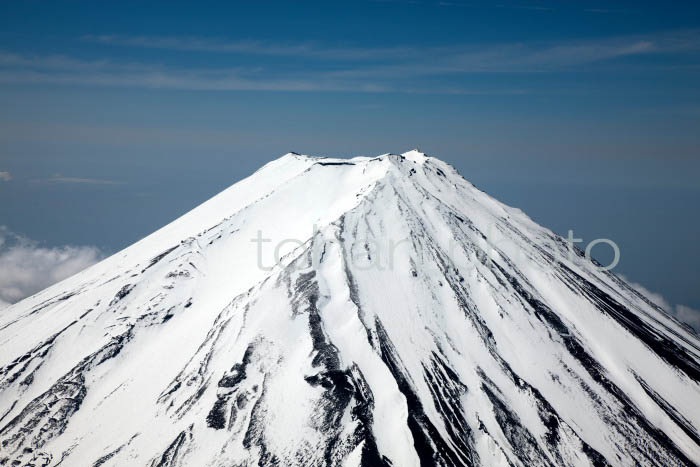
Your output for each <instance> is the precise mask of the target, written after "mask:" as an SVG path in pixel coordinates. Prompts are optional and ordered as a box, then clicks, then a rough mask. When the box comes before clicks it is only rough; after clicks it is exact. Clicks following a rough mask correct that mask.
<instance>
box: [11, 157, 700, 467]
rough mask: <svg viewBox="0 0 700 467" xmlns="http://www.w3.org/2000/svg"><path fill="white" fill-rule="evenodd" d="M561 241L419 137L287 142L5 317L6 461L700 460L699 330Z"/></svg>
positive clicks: (458, 462)
mask: <svg viewBox="0 0 700 467" xmlns="http://www.w3.org/2000/svg"><path fill="white" fill-rule="evenodd" d="M258 234H260V236H261V238H263V239H265V240H267V241H264V242H263V243H261V244H258V243H257V242H256V241H254V240H255V239H256V238H258ZM565 248H566V246H565V245H564V244H563V243H562V242H561V239H559V238H558V237H556V236H555V235H554V234H553V233H552V232H550V231H549V230H547V229H546V228H543V227H541V226H539V225H537V224H536V223H534V222H533V221H532V220H531V219H530V218H528V217H527V216H526V215H525V214H524V213H522V212H521V211H520V210H518V209H514V208H511V207H508V206H506V205H504V204H502V203H500V202H499V201H497V200H495V199H493V198H492V197H490V196H489V195H487V194H486V193H483V192H482V191H480V190H478V189H477V188H475V187H474V186H473V185H471V184H470V183H469V182H467V181H466V180H464V179H463V178H462V177H461V176H460V175H459V174H458V173H457V172H456V171H455V170H454V168H452V167H451V166H449V165H448V164H446V163H444V162H442V161H440V160H438V159H436V158H434V157H430V156H427V155H426V154H424V153H422V152H420V151H418V150H413V151H409V152H406V153H404V154H402V155H396V154H384V155H381V156H378V157H371V158H370V157H356V158H352V159H334V158H312V157H308V156H304V155H300V154H296V153H288V154H286V155H285V156H283V157H281V158H279V159H277V160H274V161H272V162H270V163H268V164H266V165H265V166H264V167H262V168H261V169H259V170H258V171H257V172H255V173H254V174H253V175H251V176H250V177H248V178H246V179H245V180H242V181H240V182H238V183H236V184H235V185H233V186H232V187H230V188H229V189H227V190H224V191H223V192H222V193H220V194H219V195H217V196H215V197H214V198H212V199H211V200H209V201H207V202H206V203H204V204H202V205H201V206H199V207H197V208H196V209H194V210H192V211H191V212H189V213H187V214H186V215H184V216H182V217H181V218H179V219H177V220H175V221H173V222H172V223H170V224H168V225H167V226H165V227H163V228H162V229H160V230H158V231H157V232H154V233H153V234H151V235H149V236H148V237H146V238H144V239H143V240H141V241H139V242H137V243H136V244H134V245H132V246H131V247H129V248H127V249H125V250H124V251H122V252H119V253H117V254H115V255H114V256H112V257H111V258H108V259H106V260H104V261H103V262H101V263H99V264H97V265H95V266H93V267H92V268H90V269H88V270H86V271H83V272H82V273H80V274H78V275H76V276H74V277H72V278H69V279H67V280H65V281H63V282H61V283H59V284H56V285H55V286H52V287H50V288H49V289H46V290H45V291H42V292H40V293H39V294H36V295H35V296H33V297H30V298H28V299H26V300H24V301H22V302H20V303H18V304H15V305H13V306H12V307H9V308H7V309H5V310H3V313H2V314H0V442H2V443H3V444H2V451H0V464H1V463H2V462H3V459H5V460H6V461H7V462H8V463H10V462H12V461H18V462H20V464H21V465H24V464H25V463H29V462H31V463H33V464H34V465H57V464H58V463H59V462H62V461H63V465H93V464H95V463H98V462H99V463H100V465H103V466H108V465H163V466H164V465H211V466H216V465H239V464H240V465H249V464H258V463H263V464H264V463H266V462H273V461H276V462H279V463H280V464H281V465H327V464H330V465H347V466H357V465H379V464H381V463H382V462H384V461H382V459H383V458H384V459H388V460H389V461H391V462H392V464H393V465H395V466H396V465H400V466H410V465H422V464H426V463H433V464H436V465H470V464H473V465H539V464H556V465H592V464H595V463H596V462H599V461H600V460H601V459H605V460H606V461H607V462H608V463H610V464H614V465H635V464H645V465H649V464H651V465H654V464H655V465H669V464H673V463H680V464H688V465H692V464H693V463H695V464H697V463H698V462H700V446H699V445H698V443H699V440H700V436H699V435H698V431H697V428H696V427H698V426H700V408H699V405H698V403H697V402H698V400H700V384H699V382H698V377H699V375H700V343H699V342H698V338H697V336H696V335H695V334H693V333H692V332H690V331H689V330H688V329H687V328H685V327H684V326H682V325H680V324H679V323H678V322H676V321H675V320H674V319H673V318H671V317H669V316H667V315H665V314H664V313H663V312H662V311H661V310H660V309H659V308H658V307H656V306H655V305H654V304H652V303H651V302H649V301H648V300H646V299H644V298H643V297H642V296H640V295H639V294H638V293H636V292H635V291H634V290H633V289H632V288H630V287H629V286H627V285H626V284H625V283H624V282H623V281H621V280H620V279H619V278H617V277H616V276H614V275H612V274H608V273H605V272H601V271H599V270H597V269H596V268H595V267H594V265H593V264H591V263H590V262H588V261H587V260H586V259H585V258H583V257H579V256H575V257H574V258H572V259H569V258H568V256H567V255H566V250H565ZM47 407H50V409H47V410H45V408H47ZM25 448H30V449H25ZM385 465H388V464H385Z"/></svg>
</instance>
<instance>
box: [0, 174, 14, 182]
mask: <svg viewBox="0 0 700 467" xmlns="http://www.w3.org/2000/svg"><path fill="white" fill-rule="evenodd" d="M10 180H12V175H10V172H0V182H9V181H10Z"/></svg>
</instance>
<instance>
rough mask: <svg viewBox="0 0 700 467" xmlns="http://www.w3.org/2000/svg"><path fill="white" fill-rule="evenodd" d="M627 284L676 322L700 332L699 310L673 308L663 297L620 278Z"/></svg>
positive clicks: (679, 306) (686, 307)
mask: <svg viewBox="0 0 700 467" xmlns="http://www.w3.org/2000/svg"><path fill="white" fill-rule="evenodd" d="M620 277H622V279H624V280H625V282H627V284H628V285H629V286H630V287H632V288H633V289H635V290H636V291H637V292H639V293H640V294H642V295H644V296H645V297H647V298H648V299H649V300H651V301H652V302H654V303H655V304H657V305H659V306H660V307H661V308H663V309H664V310H666V312H667V313H668V314H670V315H671V316H673V317H675V318H676V319H677V320H678V321H682V322H684V323H686V324H687V325H689V326H690V327H692V328H693V329H695V330H696V331H698V332H700V310H695V309H693V308H691V307H689V306H687V305H680V304H679V305H676V306H673V305H671V303H670V302H669V301H668V300H666V298H664V296H663V295H661V294H658V293H656V292H652V291H650V290H649V289H647V288H646V287H644V286H643V285H641V284H637V283H636V282H631V281H629V280H628V279H627V278H626V277H624V276H622V275H621V276H620Z"/></svg>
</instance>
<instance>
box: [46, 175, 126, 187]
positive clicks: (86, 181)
mask: <svg viewBox="0 0 700 467" xmlns="http://www.w3.org/2000/svg"><path fill="white" fill-rule="evenodd" d="M46 181H47V182H52V183H79V184H83V185H121V184H122V182H118V181H115V180H104V179H99V178H79V177H64V176H62V175H60V174H58V175H55V176H53V177H51V178H48V179H46Z"/></svg>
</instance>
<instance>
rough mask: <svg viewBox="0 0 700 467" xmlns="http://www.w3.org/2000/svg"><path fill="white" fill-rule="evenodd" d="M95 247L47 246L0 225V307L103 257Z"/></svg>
mask: <svg viewBox="0 0 700 467" xmlns="http://www.w3.org/2000/svg"><path fill="white" fill-rule="evenodd" d="M102 257H103V255H102V253H101V252H100V250H99V249H98V248H95V247H91V246H62V247H55V248H47V247H43V246H40V245H39V243H38V242H36V241H33V240H30V239H28V238H26V237H24V236H21V235H17V234H15V233H13V232H11V231H10V230H9V229H8V228H7V227H5V226H0V308H3V306H6V305H7V304H9V303H15V302H17V301H19V300H22V299H23V298H25V297H28V296H30V295H32V294H34V293H36V292H39V291H40V290H42V289H44V288H46V287H49V286H50V285H53V284H54V283H56V282H59V281H61V280H63V279H65V278H67V277H70V276H72V275H73V274H75V273H77V272H79V271H82V270H83V269H85V268H86V267H88V266H91V265H93V264H95V263H96V262H97V261H99V260H100V259H102Z"/></svg>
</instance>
